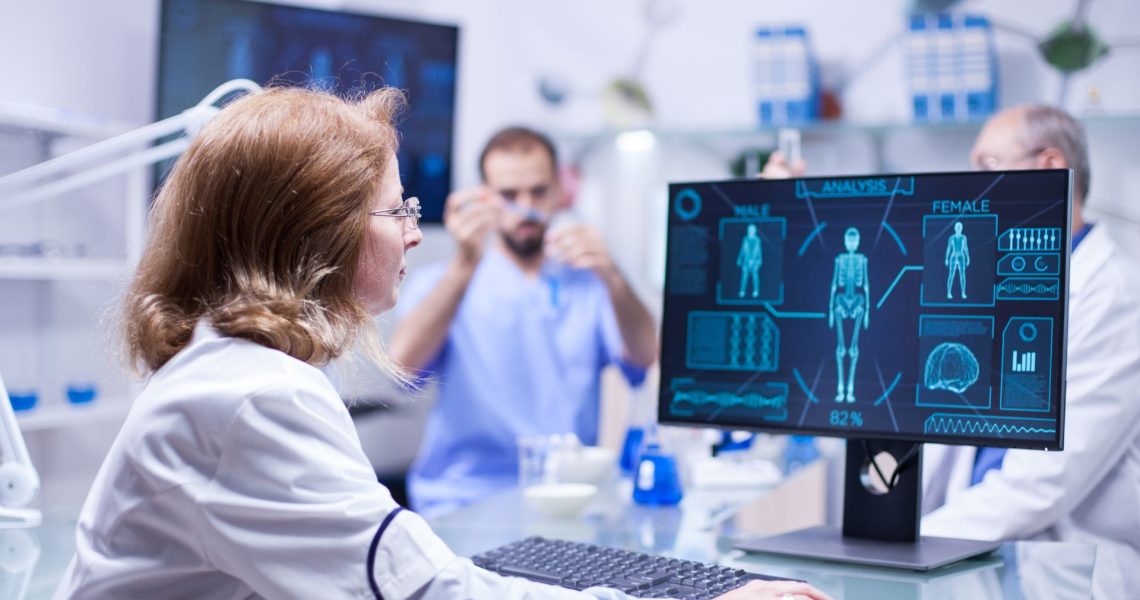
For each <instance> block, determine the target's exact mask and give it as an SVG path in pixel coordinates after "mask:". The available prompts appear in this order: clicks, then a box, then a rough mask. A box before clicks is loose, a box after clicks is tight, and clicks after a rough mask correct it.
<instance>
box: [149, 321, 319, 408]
mask: <svg viewBox="0 0 1140 600" xmlns="http://www.w3.org/2000/svg"><path fill="white" fill-rule="evenodd" d="M299 392H303V393H304V395H306V396H316V397H331V398H335V397H336V394H337V392H336V389H335V388H334V387H333V386H332V383H331V382H329V380H328V377H326V376H325V374H324V373H323V372H322V371H321V370H320V369H318V368H316V367H314V366H312V365H310V364H307V363H305V362H303V361H300V360H297V359H296V358H293V357H292V356H289V355H288V354H286V353H284V352H281V351H278V350H274V349H272V348H267V347H265V346H262V345H260V344H258V343H256V342H253V341H250V340H245V339H240V338H233V337H227V336H224V335H222V334H220V333H219V332H218V331H216V330H214V329H213V328H212V327H210V326H208V325H201V324H200V325H198V327H197V328H196V329H195V331H194V337H193V339H192V340H191V342H190V343H189V344H188V345H187V346H186V347H185V348H183V349H182V351H180V352H179V353H178V354H176V355H175V356H174V357H173V358H172V359H171V360H170V361H169V362H168V363H167V364H166V365H163V367H162V368H161V369H159V370H158V372H156V373H155V374H154V376H153V377H152V378H151V380H150V382H148V384H147V386H146V388H145V389H144V390H143V393H142V395H141V396H140V398H139V399H140V401H143V402H144V403H146V404H150V405H151V406H152V407H154V408H159V407H163V406H165V407H170V408H176V409H177V410H178V411H179V412H182V413H183V414H185V415H187V416H191V417H192V416H193V415H199V416H202V413H203V412H205V413H208V414H210V413H233V412H236V411H237V410H238V409H239V408H240V406H241V405H242V404H244V403H246V402H247V401H248V400H249V399H250V398H252V397H273V396H294V395H296V394H298V393H299ZM216 416H218V417H222V418H224V417H223V415H222V414H217V415H216Z"/></svg>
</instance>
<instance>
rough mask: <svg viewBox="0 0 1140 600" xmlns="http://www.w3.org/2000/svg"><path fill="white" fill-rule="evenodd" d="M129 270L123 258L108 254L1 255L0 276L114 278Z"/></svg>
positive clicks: (34, 278) (7, 277) (54, 278)
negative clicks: (86, 255) (52, 256)
mask: <svg viewBox="0 0 1140 600" xmlns="http://www.w3.org/2000/svg"><path fill="white" fill-rule="evenodd" d="M128 272H129V269H128V267H127V263H126V260H115V259H109V258H0V279H26V280H69V279H73V280H115V279H123V278H125V277H126V276H127V273H128Z"/></svg>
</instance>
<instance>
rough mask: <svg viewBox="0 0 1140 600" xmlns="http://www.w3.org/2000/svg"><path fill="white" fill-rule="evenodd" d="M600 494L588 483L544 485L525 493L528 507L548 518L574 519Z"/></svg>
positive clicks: (534, 486) (531, 487) (595, 487)
mask: <svg viewBox="0 0 1140 600" xmlns="http://www.w3.org/2000/svg"><path fill="white" fill-rule="evenodd" d="M597 493H598V487H597V486H594V485H590V484H588V483H544V484H541V485H532V486H530V487H528V488H526V490H524V491H523V497H524V498H526V503H527V505H528V506H530V507H531V508H533V509H534V510H536V511H538V512H540V513H542V514H544V515H546V516H548V517H572V516H574V515H576V514H578V512H579V511H581V510H582V509H583V508H585V506H586V505H587V504H589V503H590V500H591V499H593V497H594V496H595V495H597Z"/></svg>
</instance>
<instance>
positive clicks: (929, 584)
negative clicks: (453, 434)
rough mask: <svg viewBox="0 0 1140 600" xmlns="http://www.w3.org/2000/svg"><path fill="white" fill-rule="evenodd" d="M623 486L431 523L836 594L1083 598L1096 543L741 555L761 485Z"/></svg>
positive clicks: (841, 597)
mask: <svg viewBox="0 0 1140 600" xmlns="http://www.w3.org/2000/svg"><path fill="white" fill-rule="evenodd" d="M622 488H624V489H622ZM628 491H629V482H628V481H627V482H624V485H622V486H618V488H616V489H611V490H609V491H608V492H607V493H603V494H601V495H599V497H598V498H595V499H594V501H592V502H591V504H590V505H589V506H587V507H586V509H585V510H584V511H583V513H582V514H581V515H579V516H577V517H573V518H569V519H554V518H548V517H544V516H542V515H540V514H538V513H536V512H534V511H533V510H531V509H529V508H528V507H527V506H526V503H525V501H524V500H523V498H522V494H521V493H520V492H519V491H518V490H511V491H509V492H504V493H502V494H499V495H496V496H493V497H491V498H488V499H487V500H484V501H482V502H479V503H477V504H474V505H472V506H469V507H465V508H463V509H460V510H458V511H456V512H453V513H450V514H448V515H445V516H443V517H440V518H437V519H434V520H432V521H431V525H432V528H433V529H435V531H436V533H438V534H439V535H440V537H442V538H443V540H444V541H446V542H447V543H448V545H450V546H451V548H453V549H454V550H455V551H456V552H457V553H459V554H461V555H464V556H471V555H473V554H477V553H479V552H482V551H484V550H489V549H491V548H494V547H496V546H500V545H503V544H506V543H509V542H512V541H515V540H518V539H522V538H524V537H527V536H532V535H541V536H544V537H550V538H559V539H565V540H573V541H580V542H589V543H593V544H599V545H603V546H613V547H618V548H624V549H627V550H636V551H640V552H649V553H652V554H663V555H667V556H672V557H676V558H684V559H689V560H699V561H704V562H715V563H719V564H723V565H726V566H732V567H734V568H742V569H746V570H749V571H753V572H757V573H765V574H768V575H776V576H781V577H789V578H795V579H803V580H806V581H808V582H810V583H811V584H812V585H815V586H816V587H818V588H820V589H821V590H823V591H824V592H826V593H828V594H829V595H831V597H832V598H835V600H856V599H867V600H881V599H886V598H889V599H891V600H909V599H916V600H917V599H922V600H929V599H947V600H949V599H958V598H970V599H974V600H981V599H986V598H1006V599H1011V600H1017V599H1021V598H1026V599H1029V598H1055V599H1058V600H1062V599H1063V600H1069V599H1074V600H1075V599H1077V598H1080V599H1082V600H1087V599H1088V598H1089V596H1090V594H1091V591H1090V590H1091V584H1092V575H1093V563H1094V559H1095V554H1096V552H1095V546H1093V545H1092V544H1079V543H1061V542H1007V543H1005V544H1003V545H1002V546H1001V548H1000V549H999V550H998V551H997V552H996V553H994V554H993V555H990V556H987V557H982V558H977V559H973V560H968V561H963V562H959V563H955V564H953V565H950V566H947V567H943V568H941V569H936V570H933V571H929V572H926V573H918V572H913V571H902V570H896V569H887V568H875V567H863V566H856V565H845V564H839V563H828V562H823V561H813V560H802V559H792V558H784V557H779V556H774V555H766V554H745V553H743V552H741V551H738V550H735V549H733V547H732V546H733V543H734V542H735V541H737V540H739V539H741V538H742V537H746V536H747V535H748V534H747V533H743V532H741V531H739V530H737V529H736V528H735V525H734V523H733V519H732V517H733V515H734V513H735V511H736V509H737V508H738V507H740V506H741V505H743V504H744V503H746V502H748V501H749V500H753V499H755V498H757V497H759V496H760V495H761V494H763V493H764V492H763V491H762V490H761V491H752V492H738V493H731V494H726V493H720V492H717V493H711V492H696V493H694V492H692V491H687V492H686V496H685V499H684V500H683V501H682V503H681V505H680V506H674V507H648V506H640V505H636V504H633V503H632V502H631V501H630V500H628V499H629V498H630V495H629V493H627V492H628Z"/></svg>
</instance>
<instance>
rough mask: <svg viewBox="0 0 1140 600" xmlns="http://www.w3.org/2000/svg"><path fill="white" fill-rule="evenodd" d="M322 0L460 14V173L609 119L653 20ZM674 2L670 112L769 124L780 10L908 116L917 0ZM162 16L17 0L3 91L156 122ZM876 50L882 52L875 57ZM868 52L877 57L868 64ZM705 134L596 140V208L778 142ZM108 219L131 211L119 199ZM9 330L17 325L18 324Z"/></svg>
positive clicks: (1110, 79)
mask: <svg viewBox="0 0 1140 600" xmlns="http://www.w3.org/2000/svg"><path fill="white" fill-rule="evenodd" d="M308 4H312V5H317V6H322V7H327V8H339V7H344V8H346V9H351V10H356V11H362V12H375V13H380V14H393V15H397V16H405V17H412V18H422V19H427V20H432V21H440V22H449V23H454V24H457V25H459V26H460V27H461V37H460V40H461V45H460V53H461V63H460V71H459V76H458V81H459V98H458V113H459V121H458V123H457V132H456V141H457V148H456V155H455V159H456V165H457V168H456V170H455V182H456V184H457V185H460V186H464V185H470V184H472V183H474V182H475V181H476V179H477V174H476V168H475V160H476V156H477V153H478V151H479V148H480V145H481V144H482V142H483V140H484V139H485V138H486V137H487V136H488V135H489V133H490V132H492V131H493V130H495V129H497V128H498V127H500V126H502V125H504V124H507V123H515V122H522V123H529V124H532V125H537V126H539V127H542V128H545V129H548V130H551V131H554V132H557V133H559V134H563V135H564V136H565V135H568V134H575V135H579V136H581V135H585V134H590V133H593V132H596V131H598V130H600V129H602V128H604V127H605V126H606V122H605V118H604V116H603V112H602V110H601V108H600V103H599V102H598V90H600V89H601V88H602V87H603V86H604V85H605V84H606V82H608V81H609V80H611V79H613V78H614V77H617V76H621V75H625V74H628V72H629V70H630V69H631V68H632V64H633V62H634V57H635V53H636V52H637V49H638V47H639V45H640V43H641V41H642V40H643V39H644V37H645V36H646V35H647V27H646V25H645V22H644V21H643V19H642V18H641V15H642V13H643V9H644V5H645V4H644V2H642V1H640V0H638V1H634V0H578V1H576V2H534V1H533V0H481V1H470V0H467V1H465V0H420V1H414V0H371V1H368V0H355V1H348V2H337V1H327V0H326V1H323V2H321V1H315V0H314V1H313V2H308ZM667 4H668V5H671V6H673V7H675V9H676V11H677V14H676V18H675V19H674V20H673V22H672V23H670V24H669V25H667V26H666V27H664V28H663V29H661V30H660V31H659V32H658V33H657V35H656V37H655V38H654V44H653V45H652V47H651V52H650V53H649V55H648V56H647V60H646V62H645V65H644V72H643V78H644V81H645V83H646V87H647V89H648V90H649V92H650V94H651V96H652V99H653V101H654V103H655V105H656V108H657V118H656V125H657V126H659V127H663V128H668V129H672V130H700V129H716V130H725V129H732V130H741V129H744V130H747V129H750V128H752V127H753V126H754V123H755V118H754V109H753V100H752V97H751V91H750V87H751V82H750V80H749V62H748V61H749V56H750V51H749V50H750V39H751V33H752V31H753V30H754V29H755V27H756V26H757V25H760V24H781V23H802V24H805V25H807V26H808V27H809V29H810V32H811V35H812V40H813V42H814V44H815V48H816V50H817V52H818V55H819V57H820V60H821V62H822V64H823V65H824V68H825V70H826V74H825V80H826V81H829V82H832V83H834V82H836V81H841V80H844V79H846V78H849V77H850V76H851V74H852V73H853V72H855V71H856V70H858V72H859V73H860V75H859V77H857V78H854V79H853V80H852V83H851V84H850V86H848V87H847V89H846V94H845V95H844V98H843V100H844V111H845V114H846V115H847V117H849V118H850V119H856V120H862V121H874V122H899V121H905V120H907V118H908V116H909V114H908V104H907V94H906V88H905V85H904V83H903V80H902V76H901V72H902V57H901V55H900V54H899V46H898V45H897V44H895V45H893V46H890V45H888V46H887V50H886V51H885V52H883V53H882V54H881V55H876V54H875V52H876V49H878V48H880V46H883V45H884V43H886V42H889V40H891V39H892V36H894V35H896V34H897V33H898V32H900V31H901V29H902V27H903V10H904V7H905V6H906V5H907V4H908V2H907V1H906V0H884V1H878V2H852V1H838V0H798V1H797V2H756V1H755V0H719V1H717V2H707V1H699V0H674V1H673V2H669V3H667ZM1075 4H1076V3H1075V2H1074V1H1073V0H1002V1H998V0H988V1H979V0H974V1H970V2H966V3H965V4H964V6H965V7H966V8H968V9H969V10H971V11H976V12H980V13H984V14H987V15H989V16H991V17H992V18H993V19H994V20H995V21H997V22H999V23H1002V24H1009V25H1013V26H1016V28H1017V29H1020V30H1024V31H1028V32H1031V33H1034V34H1037V35H1044V34H1045V32H1047V31H1048V30H1049V29H1051V28H1052V27H1053V26H1054V25H1055V24H1056V23H1058V22H1059V21H1061V20H1062V19H1063V18H1065V17H1066V16H1068V15H1070V14H1071V13H1072V11H1073V10H1074V6H1075ZM1090 17H1091V22H1092V24H1093V26H1094V27H1096V28H1097V30H1098V31H1099V32H1100V33H1101V34H1102V35H1103V36H1104V37H1105V38H1107V39H1109V40H1110V41H1111V40H1113V39H1119V38H1124V37H1128V38H1131V39H1132V40H1133V41H1135V40H1137V39H1138V38H1140V2H1136V1H1135V0H1098V1H1096V2H1092V3H1091V4H1090ZM157 18H158V4H157V2H155V1H153V0H8V1H5V2H0V67H2V68H0V73H3V77H0V102H15V103H26V104H33V105H42V106H50V107H57V108H61V109H65V110H67V111H74V112H76V113H80V114H85V115H97V116H101V117H106V118H110V119H116V120H121V121H127V122H130V123H135V124H142V123H145V122H149V121H150V120H151V119H152V118H153V104H154V101H153V93H154V86H155V51H156V46H155V38H156V33H157V31H156V29H157ZM997 43H998V50H999V53H1000V65H999V69H1000V75H999V76H1000V78H1001V79H1000V80H1001V85H1000V92H999V93H1000V101H1001V102H1002V104H1003V105H1008V104H1012V103H1017V102H1024V101H1054V100H1055V99H1056V98H1057V96H1058V93H1059V90H1060V77H1059V76H1058V75H1057V74H1056V73H1055V72H1053V71H1052V70H1051V69H1049V68H1048V67H1046V66H1045V65H1044V64H1043V62H1042V61H1041V60H1040V58H1039V57H1038V56H1037V55H1036V54H1035V50H1034V47H1033V43H1032V42H1031V41H1030V40H1026V39H1024V38H1023V37H1021V36H1019V35H1015V34H1012V33H1007V32H999V34H998V36H997ZM872 56H877V57H878V58H877V60H874V61H870V62H868V60H869V58H871V57H872ZM864 63H866V65H865V68H859V67H860V65H864ZM1136 73H1140V49H1136V48H1131V49H1128V48H1122V49H1119V50H1115V51H1114V52H1113V53H1112V54H1111V55H1110V56H1109V57H1108V58H1107V59H1105V60H1103V61H1101V62H1100V63H1098V64H1097V65H1096V66H1094V67H1092V68H1090V69H1088V70H1087V71H1084V72H1082V73H1080V74H1079V75H1077V76H1075V77H1074V78H1073V80H1072V81H1071V83H1070V94H1069V99H1068V101H1067V102H1066V107H1067V108H1069V109H1071V110H1073V111H1075V112H1078V113H1095V112H1099V113H1106V112H1120V113H1128V114H1133V115H1140V79H1138V78H1137V77H1136ZM543 74H553V75H556V76H557V77H558V78H559V79H561V80H563V81H565V82H567V84H568V85H569V87H570V89H571V96H570V97H569V99H568V100H567V101H566V102H565V103H564V104H563V105H562V106H559V107H552V106H548V105H546V104H544V103H543V101H542V100H541V99H540V98H539V95H538V94H537V91H536V89H537V88H536V86H537V80H538V78H539V76H541V75H543ZM1093 90H1095V91H1096V92H1097V94H1098V96H1097V97H1098V98H1099V100H1098V102H1096V103H1095V104H1094V103H1093V102H1092V101H1091V100H1090V98H1092V95H1091V94H1090V92H1091V91H1093ZM1089 129H1090V134H1091V135H1092V136H1093V142H1094V143H1093V161H1094V172H1095V176H1094V179H1093V194H1092V195H1093V199H1092V201H1093V205H1094V206H1097V205H1101V204H1104V205H1106V206H1111V207H1113V208H1114V209H1115V210H1116V211H1118V212H1129V211H1132V212H1131V214H1132V215H1140V211H1138V210H1135V209H1133V208H1132V206H1133V203H1132V202H1128V200H1130V198H1129V192H1130V191H1131V190H1135V189H1137V187H1138V185H1137V184H1140V167H1138V166H1137V163H1136V161H1135V160H1134V159H1132V158H1131V156H1132V153H1131V152H1132V151H1131V145H1132V140H1134V139H1136V136H1137V134H1140V127H1138V125H1137V121H1135V120H1132V121H1128V122H1118V123H1106V122H1103V121H1100V122H1095V123H1093V124H1092V125H1090V127H1089ZM840 138H841V139H834V138H833V139H830V141H829V142H828V143H826V144H825V143H822V140H820V139H812V138H809V139H807V140H806V142H805V143H806V146H805V154H806V156H807V158H808V159H809V160H810V161H811V162H812V164H813V165H814V166H815V167H816V168H817V169H819V170H820V171H832V172H834V171H844V170H846V171H857V170H860V169H866V168H871V167H869V166H868V165H871V164H873V163H872V161H871V160H870V158H869V157H870V153H871V152H872V150H873V147H872V146H871V145H870V143H869V140H868V139H867V138H865V137H861V136H858V135H857V136H846V137H844V136H842V135H841V136H840ZM692 139H693V138H686V137H685V136H677V137H674V138H671V139H670V140H666V141H665V142H664V143H663V144H662V146H664V150H662V148H661V147H659V152H660V153H659V154H656V155H654V156H652V157H650V158H644V157H643V158H642V159H637V160H641V161H642V163H641V164H640V166H636V165H634V166H635V167H636V168H638V169H644V171H643V173H648V174H649V175H646V176H644V177H642V178H640V179H639V178H636V177H633V176H632V175H631V172H632V171H629V170H626V169H624V167H621V168H619V167H618V166H615V165H619V164H625V165H627V166H628V165H629V164H630V163H618V162H615V160H616V159H615V155H614V153H613V152H614V151H613V150H612V148H610V147H595V148H594V150H593V153H592V155H590V156H586V157H579V158H581V162H582V164H583V166H584V167H586V169H587V172H586V174H585V179H584V182H583V187H584V191H583V195H582V204H583V206H582V210H583V212H585V213H586V214H588V215H594V216H595V217H598V216H605V217H608V218H609V219H608V220H609V222H611V223H616V222H621V223H629V222H631V221H632V222H636V221H638V220H641V221H642V222H647V221H648V222H663V216H662V215H660V214H654V211H653V210H652V207H651V206H649V203H650V202H651V200H646V199H647V198H649V199H652V198H659V197H660V194H661V192H660V190H655V188H654V187H653V186H655V185H656V186H660V184H663V183H664V181H666V180H668V179H671V178H697V177H708V176H720V175H723V174H724V173H725V168H724V164H723V163H724V161H725V159H726V158H728V157H729V156H730V153H731V151H732V149H733V148H735V147H738V146H746V145H755V144H765V143H770V141H768V138H767V137H766V136H763V135H761V136H757V137H756V138H751V139H750V138H747V137H745V138H741V137H740V136H737V137H736V138H733V139H732V141H731V143H728V144H727V148H718V147H715V146H717V142H716V140H715V139H714V140H709V139H706V140H704V141H703V142H701V143H692ZM971 139H972V131H971V130H968V129H966V130H959V131H944V130H939V131H937V132H931V131H924V130H916V131H913V132H904V133H902V134H899V135H893V136H892V137H891V138H890V139H888V140H886V141H885V144H884V148H883V150H884V160H885V164H886V165H887V166H888V167H892V168H900V169H902V168H907V167H910V168H925V169H937V168H962V167H965V150H966V149H967V148H968V146H969V143H970V140H971ZM580 147H581V144H580V143H576V142H574V141H572V140H571V141H569V142H567V148H580ZM20 160H26V158H24V159H19V158H10V156H9V154H8V153H7V152H4V153H3V154H0V161H3V162H0V172H6V171H8V170H12V169H14V168H16V167H17V166H19V164H18V162H19V161H20ZM646 161H648V162H646ZM607 169H608V170H607ZM615 194H616V195H617V196H618V197H620V196H635V197H637V196H640V197H641V200H636V201H634V202H633V203H632V204H631V203H630V202H628V201H627V202H625V203H620V202H618V201H617V200H615V199H614V197H615ZM1133 202H1134V201H1133ZM109 210H110V209H109ZM103 217H104V218H105V219H109V220H110V221H112V222H114V221H115V220H117V219H118V218H119V214H117V213H112V214H108V215H104V216H103ZM616 217H620V219H618V218H616ZM658 217H661V218H660V219H659V218H658ZM0 218H3V215H0ZM1138 218H1140V217H1138ZM602 225H603V226H604V225H605V223H604V222H603V223H602ZM658 229H659V227H656V226H653V225H647V226H646V227H644V228H643V229H641V230H638V231H634V232H633V233H632V234H622V233H619V232H618V231H616V230H609V231H607V233H608V235H609V239H610V240H611V245H612V246H613V247H614V249H615V251H616V252H617V254H618V259H619V261H620V262H621V263H622V264H623V265H624V266H626V268H627V270H628V271H630V272H631V273H633V274H634V275H635V277H636V279H637V280H638V282H639V283H640V284H641V286H642V288H643V289H651V288H652V284H653V280H654V273H655V272H656V271H657V270H658V265H659V263H660V256H657V255H655V252H656V250H655V248H657V246H659V241H660V240H659V236H658ZM0 231H3V229H2V228H0ZM450 251H451V245H450V244H449V243H447V240H446V236H445V234H444V233H443V232H442V231H440V230H439V229H437V228H430V229H429V230H428V231H427V232H426V235H425V245H424V246H423V247H422V248H421V249H419V250H417V251H415V252H414V253H413V255H412V257H411V258H412V268H415V266H416V265H417V264H422V263H424V262H426V261H429V260H435V259H438V258H441V257H444V256H447V255H448V253H449V252H450ZM16 285H17V284H11V283H6V284H5V283H0V286H8V287H0V290H3V291H4V293H5V294H19V293H21V292H19V291H18V289H17V287H14V286H16ZM75 300H76V302H77V303H79V304H83V303H84V302H86V303H87V304H90V305H89V306H82V307H80V309H81V310H80V312H82V313H92V312H95V311H96V309H97V308H98V306H95V305H101V304H104V303H106V302H107V301H108V300H109V297H105V298H97V297H94V298H85V299H79V298H76V299H75ZM0 323H2V322H0ZM383 327H384V328H385V329H386V328H387V326H386V325H384V326H383ZM0 333H3V335H8V332H7V331H4V332H0ZM404 429H406V428H404ZM401 439H402V440H404V438H401ZM384 445H385V444H381V446H384ZM408 445H409V443H408V442H407V441H406V440H404V441H393V442H392V444H389V445H387V447H388V448H391V447H392V446H400V447H401V448H402V450H399V451H395V452H394V453H393V452H388V451H386V450H385V449H384V448H383V447H381V448H379V449H377V450H376V451H375V452H374V454H390V455H392V456H395V458H394V460H395V461H396V462H397V463H400V462H406V459H407V446H408ZM390 458H391V457H390Z"/></svg>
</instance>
